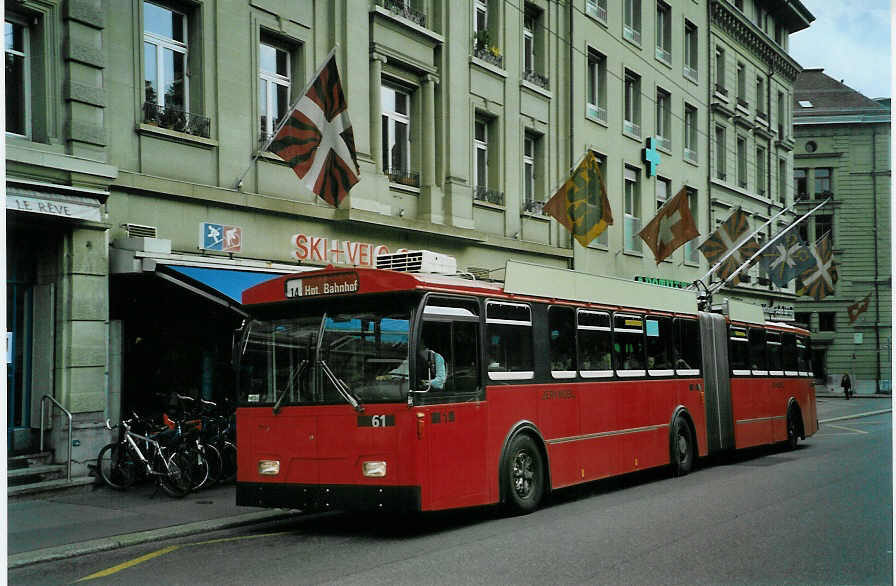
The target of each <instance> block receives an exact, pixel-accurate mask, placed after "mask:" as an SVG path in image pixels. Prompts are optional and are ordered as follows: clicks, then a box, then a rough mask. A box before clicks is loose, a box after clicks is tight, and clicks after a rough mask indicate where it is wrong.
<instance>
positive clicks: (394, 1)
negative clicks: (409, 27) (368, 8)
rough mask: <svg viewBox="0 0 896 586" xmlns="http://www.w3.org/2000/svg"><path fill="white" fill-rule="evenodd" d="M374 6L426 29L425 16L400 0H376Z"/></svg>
mask: <svg viewBox="0 0 896 586" xmlns="http://www.w3.org/2000/svg"><path fill="white" fill-rule="evenodd" d="M376 5H377V6H382V7H383V8H385V9H386V10H388V11H389V12H391V13H392V14H396V15H398V16H401V17H404V18H406V19H408V20H410V21H411V22H413V23H414V24H418V25H420V26H422V27H424V28H425V27H426V14H425V13H423V12H421V11H420V10H417V9H416V8H411V6H410V4H409V3H408V2H402V0H376Z"/></svg>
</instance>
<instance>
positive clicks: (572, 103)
mask: <svg viewBox="0 0 896 586" xmlns="http://www.w3.org/2000/svg"><path fill="white" fill-rule="evenodd" d="M568 5H569V168H570V169H571V168H572V166H573V165H575V164H576V155H575V132H574V131H573V128H575V127H574V126H573V125H574V124H575V119H576V117H575V107H576V100H575V95H576V92H575V89H574V88H575V79H576V77H575V65H574V60H573V57H574V56H575V43H576V37H575V35H574V34H573V21H574V16H575V7H574V6H573V3H572V2H569V3H568ZM569 249H570V250H571V251H572V256H571V257H569V268H570V269H571V270H573V271H574V270H576V243H575V239H574V238H573V235H572V232H570V233H569Z"/></svg>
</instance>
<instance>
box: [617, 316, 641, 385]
mask: <svg viewBox="0 0 896 586" xmlns="http://www.w3.org/2000/svg"><path fill="white" fill-rule="evenodd" d="M613 353H614V355H615V362H616V374H618V375H619V376H644V374H645V360H644V358H645V356H644V317H643V316H641V315H633V314H628V313H614V314H613Z"/></svg>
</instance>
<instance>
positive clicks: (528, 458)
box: [504, 434, 545, 514]
mask: <svg viewBox="0 0 896 586" xmlns="http://www.w3.org/2000/svg"><path fill="white" fill-rule="evenodd" d="M504 479H505V481H506V482H507V504H508V505H509V506H510V508H511V509H512V510H513V511H515V512H518V513H523V514H525V513H531V512H532V511H534V510H535V509H537V508H538V505H539V503H540V502H541V498H542V496H544V489H545V473H544V459H543V458H542V456H541V450H539V449H538V446H537V445H536V444H535V441H534V440H533V439H532V438H531V437H530V436H528V435H525V434H522V435H518V436H516V437H515V438H513V440H512V441H511V442H510V448H509V449H508V451H507V460H506V461H505V463H504Z"/></svg>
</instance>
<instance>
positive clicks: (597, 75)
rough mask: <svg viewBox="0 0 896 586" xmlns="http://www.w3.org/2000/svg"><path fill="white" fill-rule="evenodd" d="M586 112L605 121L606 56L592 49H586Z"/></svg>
mask: <svg viewBox="0 0 896 586" xmlns="http://www.w3.org/2000/svg"><path fill="white" fill-rule="evenodd" d="M586 113H587V115H588V116H590V117H591V118H596V119H597V120H600V121H602V122H606V121H607V58H606V57H604V56H603V55H601V54H600V53H598V52H596V51H594V50H593V49H588V104H587V105H586Z"/></svg>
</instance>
